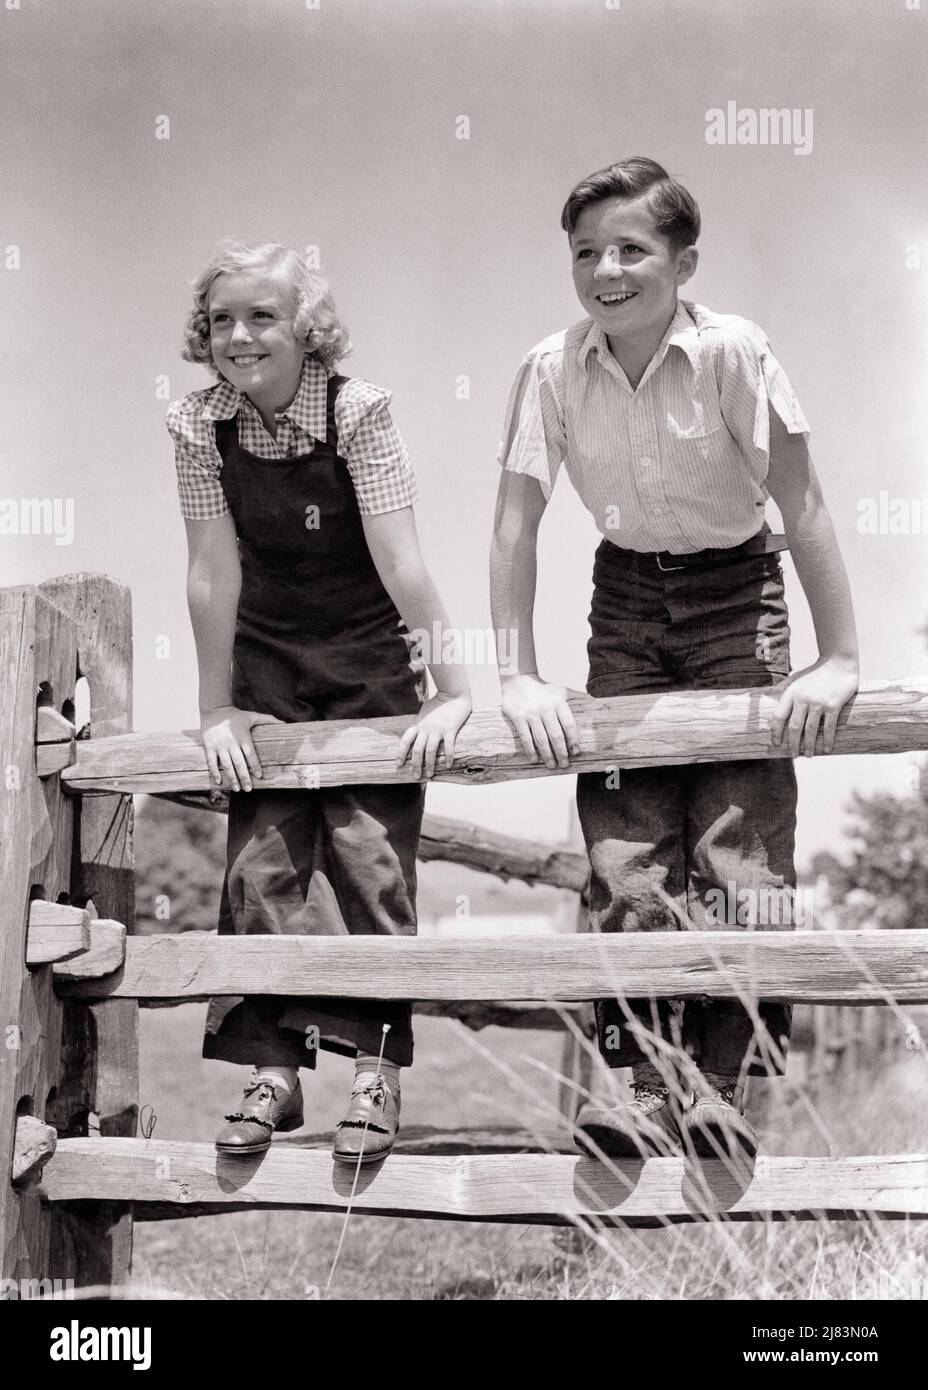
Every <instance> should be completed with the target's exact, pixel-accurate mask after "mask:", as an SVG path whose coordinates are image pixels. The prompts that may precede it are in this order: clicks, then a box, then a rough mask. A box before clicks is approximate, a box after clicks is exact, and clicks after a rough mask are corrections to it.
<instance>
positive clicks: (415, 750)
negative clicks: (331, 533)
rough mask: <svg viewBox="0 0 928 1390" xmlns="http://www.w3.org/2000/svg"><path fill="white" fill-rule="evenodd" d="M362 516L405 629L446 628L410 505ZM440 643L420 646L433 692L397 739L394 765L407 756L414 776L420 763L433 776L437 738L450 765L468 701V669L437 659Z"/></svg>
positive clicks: (429, 633)
mask: <svg viewBox="0 0 928 1390" xmlns="http://www.w3.org/2000/svg"><path fill="white" fill-rule="evenodd" d="M361 522H362V525H363V527H364V536H365V539H366V540H367V546H368V549H369V550H370V552H371V558H372V559H373V561H374V565H375V566H376V569H377V573H378V574H379V575H380V578H381V581H382V583H383V586H384V588H385V589H386V591H387V593H388V594H389V595H390V597H391V599H392V600H393V602H394V603H395V604H396V607H397V610H398V611H399V614H400V617H401V618H402V619H403V621H404V622H405V624H406V626H407V628H408V629H409V631H410V633H412V634H415V633H416V632H423V633H425V634H426V638H427V640H428V641H431V639H432V636H433V634H434V632H435V630H436V627H437V629H438V631H439V632H440V633H446V632H449V631H450V630H451V625H450V623H449V621H448V614H447V612H446V611H445V606H444V604H443V603H442V601H441V597H440V595H439V593H438V590H437V589H436V587H435V584H434V582H433V580H432V576H431V575H430V574H429V572H428V570H427V569H426V566H425V561H424V560H423V558H422V553H421V551H420V549H419V537H418V535H417V533H416V521H415V516H414V515H413V509H412V507H400V508H398V509H397V510H395V511H391V512H379V513H377V514H376V515H369V514H367V513H364V512H362V514H361ZM443 645H444V644H443V643H442V644H441V645H440V646H439V650H438V651H437V652H430V651H428V650H425V651H423V656H424V657H425V658H426V660H427V661H428V666H429V670H430V671H431V674H432V679H433V680H434V681H435V685H436V687H437V690H438V693H437V694H436V696H435V697H434V699H432V700H427V701H426V703H425V704H424V705H423V706H422V710H421V712H420V716H419V719H418V720H417V722H416V723H415V724H414V725H412V726H411V727H410V728H409V729H407V730H406V733H405V734H404V735H403V737H402V739H401V740H400V750H399V754H398V756H397V767H400V766H402V764H403V763H404V762H405V761H406V758H407V756H410V757H411V762H412V767H413V770H414V772H415V774H416V776H417V777H421V776H423V768H424V775H425V776H427V777H431V776H433V774H434V772H435V765H436V759H437V756H438V753H439V750H440V747H441V745H442V744H444V750H445V762H446V766H448V767H450V766H451V763H452V762H453V760H454V740H455V738H456V736H457V733H458V730H459V729H460V728H461V725H462V724H463V723H464V721H465V720H466V719H467V718H468V716H469V714H470V712H471V709H472V707H473V706H472V702H471V693H470V682H469V681H468V679H467V669H466V667H465V666H464V664H463V662H460V661H444V660H442V646H443ZM429 658H431V659H429Z"/></svg>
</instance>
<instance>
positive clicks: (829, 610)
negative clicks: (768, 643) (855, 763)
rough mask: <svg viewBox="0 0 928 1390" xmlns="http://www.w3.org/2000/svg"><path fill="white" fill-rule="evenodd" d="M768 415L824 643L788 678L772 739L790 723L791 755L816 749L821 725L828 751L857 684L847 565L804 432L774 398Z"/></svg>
mask: <svg viewBox="0 0 928 1390" xmlns="http://www.w3.org/2000/svg"><path fill="white" fill-rule="evenodd" d="M769 415H770V468H769V472H768V475H767V489H768V491H769V493H770V495H771V497H772V498H773V500H774V501H775V502H776V504H777V506H778V507H779V509H780V512H781V514H782V517H783V528H784V531H785V533H786V538H787V540H788V541H789V548H790V553H791V554H792V557H793V562H794V564H795V566H796V573H797V574H798V575H799V580H800V583H801V584H802V587H803V590H804V592H805V595H806V598H807V599H808V603H809V609H810V611H811V613H812V621H813V623H814V625H815V636H816V638H817V641H818V649H819V659H818V661H817V662H815V664H814V665H813V666H809V667H807V668H806V669H805V670H804V671H799V672H798V673H797V674H796V675H794V676H793V677H792V678H791V679H790V683H789V686H788V688H787V690H786V692H785V694H784V695H783V698H782V699H781V701H780V703H779V705H778V706H777V711H776V716H775V718H774V722H773V741H774V743H779V742H780V740H781V738H782V737H783V732H784V729H785V730H786V731H787V740H788V747H789V752H790V755H791V756H792V757H797V756H798V754H799V752H800V748H801V745H802V742H803V738H804V739H805V754H806V756H807V757H812V755H813V754H814V752H815V741H816V737H817V735H818V731H819V727H820V726H821V728H822V735H823V742H824V748H825V752H826V753H830V752H831V750H832V748H833V746H834V739H835V728H836V726H837V723H838V715H839V714H840V713H841V710H842V709H843V707H844V706H845V705H846V704H847V702H848V700H850V699H851V697H852V696H853V695H854V694H855V692H856V690H857V686H858V677H859V671H860V668H859V659H858V652H857V629H856V625H855V622H854V609H853V606H852V603H851V591H850V585H849V584H848V579H847V573H846V571H845V568H844V563H843V561H842V559H841V552H840V550H839V549H838V542H837V539H836V537H835V532H834V527H833V525H832V521H831V517H830V515H829V512H828V508H827V507H826V505H825V501H824V498H823V497H822V491H821V487H820V486H819V481H818V477H817V476H816V473H815V469H814V467H813V465H812V460H811V458H810V457H809V449H808V445H807V443H806V440H805V437H804V436H803V435H801V434H790V433H789V432H788V431H787V429H786V426H785V425H784V424H783V422H782V420H781V419H780V417H779V415H778V414H777V412H776V411H775V410H774V409H773V407H772V406H771V407H770V411H769Z"/></svg>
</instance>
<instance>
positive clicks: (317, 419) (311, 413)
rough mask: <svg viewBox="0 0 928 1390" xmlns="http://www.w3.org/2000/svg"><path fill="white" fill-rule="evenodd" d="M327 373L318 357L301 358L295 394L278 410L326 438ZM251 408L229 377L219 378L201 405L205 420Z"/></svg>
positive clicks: (228, 417) (305, 431)
mask: <svg viewBox="0 0 928 1390" xmlns="http://www.w3.org/2000/svg"><path fill="white" fill-rule="evenodd" d="M327 386H328V376H327V375H326V370H325V368H324V367H323V365H322V363H321V362H320V361H319V359H318V358H317V357H309V356H306V357H304V358H303V371H302V373H301V375H300V384H299V386H298V387H297V392H296V395H295V396H294V397H293V400H292V401H291V402H290V404H289V405H288V406H287V408H286V410H283V411H281V414H282V415H286V416H287V418H288V419H289V420H290V421H292V423H293V424H294V425H296V426H297V428H298V429H301V430H303V431H304V433H306V434H309V435H312V437H313V439H318V440H320V441H323V442H324V441H325V437H326V427H325V407H326V388H327ZM242 409H245V410H251V411H254V409H255V407H254V406H253V405H252V403H251V401H250V400H249V399H248V397H247V396H246V395H245V394H244V392H242V391H240V390H239V389H238V387H237V386H233V385H232V383H231V382H229V381H225V380H223V381H220V383H219V385H218V386H214V387H213V390H212V392H211V393H210V397H209V400H208V401H207V402H206V404H205V406H204V407H203V419H204V420H230V419H231V418H232V417H233V416H234V415H237V414H238V413H239V411H240V410H242Z"/></svg>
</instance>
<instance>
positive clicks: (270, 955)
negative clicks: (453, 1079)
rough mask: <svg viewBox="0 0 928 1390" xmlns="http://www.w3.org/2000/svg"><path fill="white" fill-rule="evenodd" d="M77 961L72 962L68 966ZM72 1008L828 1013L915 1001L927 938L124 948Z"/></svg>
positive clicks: (150, 943)
mask: <svg viewBox="0 0 928 1390" xmlns="http://www.w3.org/2000/svg"><path fill="white" fill-rule="evenodd" d="M80 961H81V957H78V958H77V962H80ZM72 964H74V963H72V962H70V961H64V962H62V963H61V964H60V965H56V966H55V986H56V988H57V989H59V990H61V991H63V992H65V993H67V994H69V995H71V996H73V997H77V998H83V999H93V998H123V999H148V998H152V999H156V998H158V997H159V996H160V997H166V998H185V999H188V1000H190V999H205V998H208V997H209V996H211V995H216V994H220V995H223V994H289V995H334V996H337V997H341V996H345V997H351V996H356V997H360V998H377V999H409V998H413V999H439V1000H448V999H461V1000H523V1001H531V1000H535V1001H539V1002H547V1003H550V1002H552V1001H554V1000H567V1001H577V1002H579V1001H586V1000H589V999H596V998H608V997H611V996H613V995H615V994H616V993H618V992H621V993H624V994H625V995H626V996H627V997H628V998H636V997H641V996H646V995H653V996H655V997H657V998H665V999H686V998H694V997H696V996H699V995H707V996H709V997H712V998H730V997H732V996H734V995H738V996H749V997H753V998H761V999H771V1000H772V999H783V1000H797V1001H801V1002H803V1003H810V1002H816V1001H818V1002H825V1003H831V1004H837V1003H849V1004H866V1003H876V1004H878V1003H882V1002H885V1001H886V998H887V995H889V996H891V997H892V998H894V999H895V1000H897V1001H898V1002H900V1003H912V1004H915V1003H925V1002H928V931H896V932H893V931H867V932H863V931H862V932H810V931H796V932H782V931H781V932H777V931H757V932H737V931H733V932H642V933H638V934H626V935H621V934H616V935H611V934H610V935H606V934H603V935H599V934H591V935H586V934H583V935H580V934H578V935H577V936H571V935H563V936H520V937H490V936H484V937H472V936H466V937H442V938H438V939H432V938H429V937H391V938H383V937H372V936H367V937H359V936H356V937H312V936H247V937H220V936H213V935H211V934H209V933H202V934H200V933H197V934H196V935H194V934H193V933H189V934H188V933H185V934H182V935H179V936H147V937H129V939H128V940H127V942H126V961H125V966H124V967H123V968H122V969H121V970H117V971H114V972H113V973H112V974H111V975H109V976H107V977H105V978H103V979H74V978H73V976H72Z"/></svg>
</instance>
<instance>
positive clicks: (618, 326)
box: [570, 197, 698, 342]
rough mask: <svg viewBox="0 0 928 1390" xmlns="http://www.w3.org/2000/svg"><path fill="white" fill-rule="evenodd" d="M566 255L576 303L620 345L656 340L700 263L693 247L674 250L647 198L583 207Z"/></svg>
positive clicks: (614, 200)
mask: <svg viewBox="0 0 928 1390" xmlns="http://www.w3.org/2000/svg"><path fill="white" fill-rule="evenodd" d="M570 250H571V259H572V262H573V277H574V288H575V289H576V291H577V294H578V296H579V298H580V302H581V303H582V305H583V307H584V309H586V311H587V313H588V314H589V316H590V318H592V319H593V320H594V321H595V322H596V323H598V324H599V326H600V328H602V329H603V331H604V332H605V334H606V336H607V337H608V338H609V339H610V340H611V339H613V338H615V339H616V340H617V341H618V342H623V341H624V342H635V341H638V340H641V339H646V338H649V337H653V336H654V335H655V334H656V335H657V338H658V340H659V339H660V337H661V336H662V334H663V333H664V331H665V330H666V328H667V325H668V324H669V323H670V320H671V319H672V318H673V315H674V312H675V310H676V303H677V289H678V287H679V286H680V285H683V284H685V283H686V281H687V280H689V279H690V277H691V276H692V274H693V272H694V270H695V269H696V261H697V258H698V252H697V251H696V248H695V246H687V247H684V248H683V249H682V250H680V251H674V249H673V246H672V245H671V243H670V242H669V241H668V240H667V238H666V237H665V236H664V235H663V233H662V232H660V231H659V230H658V228H657V227H656V226H655V222H654V216H653V214H652V213H651V211H650V209H649V208H648V202H647V198H646V197H641V198H604V199H603V200H602V202H599V203H592V204H591V205H590V206H589V207H586V208H584V209H583V211H582V212H581V214H580V216H579V217H578V218H577V223H576V226H575V227H574V230H573V232H572V233H571V237H570Z"/></svg>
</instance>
